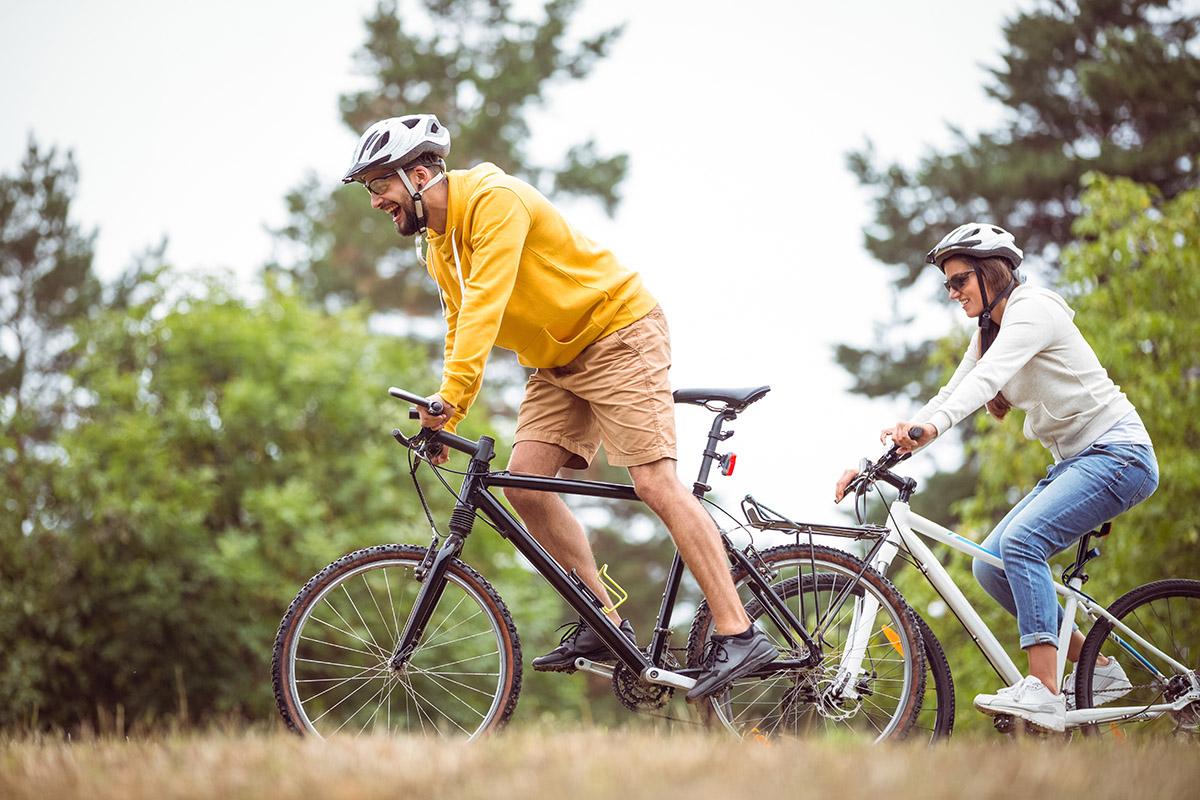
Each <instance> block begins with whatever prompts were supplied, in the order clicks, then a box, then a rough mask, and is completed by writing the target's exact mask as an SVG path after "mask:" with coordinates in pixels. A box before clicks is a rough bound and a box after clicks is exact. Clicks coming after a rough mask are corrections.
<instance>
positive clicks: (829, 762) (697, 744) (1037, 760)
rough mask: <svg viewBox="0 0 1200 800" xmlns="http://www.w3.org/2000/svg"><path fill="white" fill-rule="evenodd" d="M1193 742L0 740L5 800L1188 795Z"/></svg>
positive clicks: (1197, 765)
mask: <svg viewBox="0 0 1200 800" xmlns="http://www.w3.org/2000/svg"><path fill="white" fill-rule="evenodd" d="M1198 756H1200V752H1198V751H1197V749H1196V747H1195V746H1194V745H1188V744H1171V743H1167V744H1160V745H1155V746H1153V747H1145V746H1140V745H1121V744H1120V743H1117V742H1111V741H1110V742H1090V741H1085V742H1075V743H1071V744H1063V743H1057V742H1042V741H1033V740H1030V741H1015V742H1010V741H1004V740H1000V739H996V740H978V739H976V740H963V741H961V742H954V743H951V744H949V745H944V746H940V747H933V748H930V747H926V746H921V745H905V746H890V747H875V748H872V747H867V746H863V745H856V744H842V745H839V744H837V743H833V742H822V743H794V742H793V743H780V744H754V743H738V742H734V741H731V740H729V739H727V738H723V737H719V736H711V735H695V734H690V735H683V734H678V733H671V734H666V733H663V734H656V733H654V732H630V731H614V732H606V731H602V730H595V729H592V730H573V731H562V732H550V731H545V732H540V733H539V732H537V731H535V730H530V729H525V730H521V731H514V732H510V733H507V734H502V735H500V736H494V737H492V738H489V739H486V740H484V741H481V742H477V743H474V744H467V743H466V742H446V741H429V740H422V739H406V740H399V741H397V740H384V739H369V738H368V739H351V738H347V739H338V740H333V741H315V740H312V739H308V740H301V739H299V738H297V737H294V736H291V735H287V734H282V733H280V734H267V733H241V734H210V735H194V736H191V735H184V736H174V737H164V738H148V739H140V740H138V739H132V740H120V739H111V738H110V739H105V738H100V739H94V740H91V741H85V742H64V741H58V740H48V739H42V740H40V741H39V740H36V739H28V738H27V739H9V740H4V741H0V798H4V799H5V800H26V799H27V798H28V799H29V800H33V799H34V798H36V799H37V800H47V799H48V798H53V800H59V799H60V798H76V797H77V798H88V800H150V798H154V799H155V800H173V799H174V798H221V800H229V799H232V798H272V800H274V798H280V799H281V800H287V799H289V798H296V799H297V800H300V799H301V798H303V800H313V799H314V798H323V799H326V800H359V798H375V797H379V798H383V797H387V798H399V799H400V800H415V799H416V798H422V799H423V798H478V799H479V800H504V799H506V798H543V797H547V798H550V797H553V798H561V797H566V798H571V800H591V799H592V798H618V800H633V798H641V797H646V798H659V799H660V800H661V799H662V798H676V797H677V798H687V799H688V800H709V799H710V798H711V800H734V799H735V798H737V799H738V800H740V799H741V798H750V797H754V798H771V797H786V798H815V797H825V798H837V800H850V799H851V798H859V797H864V798H867V797H869V798H872V799H873V800H878V799H879V798H887V799H888V800H893V798H923V799H928V800H937V798H971V799H972V800H976V799H978V800H983V799H984V798H1004V799H1005V800H1012V798H1046V799H1047V800H1048V799H1049V798H1056V797H1078V798H1081V800H1084V799H1086V800H1101V799H1102V798H1128V797H1138V798H1153V800H1158V798H1176V797H1178V798H1185V797H1186V798H1195V797H1197V796H1200V757H1198Z"/></svg>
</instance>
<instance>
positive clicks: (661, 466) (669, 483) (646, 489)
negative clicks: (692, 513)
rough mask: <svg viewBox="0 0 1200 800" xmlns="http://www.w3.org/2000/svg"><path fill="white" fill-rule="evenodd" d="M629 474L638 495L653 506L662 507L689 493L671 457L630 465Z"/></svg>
mask: <svg viewBox="0 0 1200 800" xmlns="http://www.w3.org/2000/svg"><path fill="white" fill-rule="evenodd" d="M629 475H630V477H631V478H633V488H634V490H635V491H636V492H637V494H638V497H640V498H641V499H642V502H643V503H645V504H646V505H648V506H650V507H651V508H661V507H663V506H665V505H668V504H670V503H671V502H673V501H676V500H678V499H680V498H681V496H682V495H684V494H687V490H686V489H684V488H683V484H681V483H680V482H679V478H678V477H677V476H676V475H675V462H674V461H672V460H671V459H669V458H664V459H660V460H658V461H655V462H653V463H650V464H641V465H639V466H636V467H630V468H629Z"/></svg>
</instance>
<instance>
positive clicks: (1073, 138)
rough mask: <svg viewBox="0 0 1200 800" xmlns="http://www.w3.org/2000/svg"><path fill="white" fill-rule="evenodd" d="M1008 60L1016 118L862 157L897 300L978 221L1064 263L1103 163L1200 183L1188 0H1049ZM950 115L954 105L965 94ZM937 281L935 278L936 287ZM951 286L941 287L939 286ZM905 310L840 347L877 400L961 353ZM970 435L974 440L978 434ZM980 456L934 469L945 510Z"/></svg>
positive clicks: (1018, 24) (1197, 71)
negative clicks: (908, 159)
mask: <svg viewBox="0 0 1200 800" xmlns="http://www.w3.org/2000/svg"><path fill="white" fill-rule="evenodd" d="M1005 37H1006V39H1007V42H1008V46H1007V50H1006V52H1005V53H1004V56H1003V61H1004V64H1003V66H1002V67H1000V68H998V69H995V70H992V71H991V82H990V84H989V85H988V86H987V87H986V91H987V93H988V94H989V95H990V96H991V97H993V98H995V99H996V100H998V101H999V102H1000V103H1001V104H1003V105H1004V106H1005V107H1006V108H1007V114H1006V116H1005V121H1004V123H1003V124H1002V125H1001V126H1000V127H998V128H997V129H995V130H992V131H989V132H985V133H982V134H980V135H978V136H975V137H971V136H967V135H965V134H962V133H958V135H957V141H956V142H955V143H954V144H953V145H952V146H951V147H950V148H948V149H947V150H946V151H944V152H932V153H930V154H929V155H927V156H925V157H924V158H922V159H921V160H920V161H919V162H918V163H917V165H916V166H915V167H908V166H905V165H902V164H890V165H880V164H878V163H876V159H875V157H874V153H873V151H872V148H871V146H870V145H869V144H868V145H867V147H866V148H864V149H863V150H860V151H857V152H854V153H851V154H850V156H849V157H848V162H849V167H850V169H851V171H852V172H853V173H854V174H855V175H856V176H857V177H858V180H859V182H860V183H861V184H862V185H863V186H864V187H868V188H870V189H872V190H873V191H874V192H875V193H876V196H875V200H874V205H875V214H874V216H875V219H874V221H873V223H872V224H871V225H870V226H869V227H868V228H867V229H866V230H865V231H864V240H865V244H866V247H867V250H868V251H869V252H870V253H871V254H872V255H873V256H874V257H875V258H876V259H877V260H879V261H880V262H881V263H883V264H885V265H887V266H888V267H889V268H890V270H891V275H892V278H893V280H894V282H895V286H896V289H897V298H898V299H900V298H903V299H904V300H906V301H911V300H913V299H916V298H913V297H912V296H911V295H912V292H907V293H906V290H908V289H910V288H911V287H912V286H913V284H914V283H915V282H916V281H917V278H918V276H919V275H920V274H921V272H922V270H928V269H931V268H930V267H928V266H927V265H925V263H924V256H925V253H926V252H927V251H928V249H929V248H930V247H931V246H932V245H933V244H934V243H935V242H936V241H937V240H938V239H940V238H941V237H942V236H943V235H944V234H945V233H947V232H948V231H950V230H951V229H953V228H954V227H956V226H958V225H960V224H961V223H963V222H967V221H971V220H987V221H992V222H996V223H998V224H1000V225H1002V226H1004V227H1005V228H1007V229H1009V230H1011V231H1013V233H1014V234H1015V235H1016V236H1017V240H1018V242H1019V243H1020V244H1021V246H1022V247H1023V248H1024V249H1025V252H1026V255H1027V257H1030V258H1031V259H1032V260H1033V261H1034V262H1035V263H1042V264H1044V265H1046V266H1048V267H1050V268H1051V271H1053V270H1056V269H1057V259H1058V255H1059V252H1060V248H1061V247H1062V246H1064V245H1066V244H1067V243H1069V242H1070V241H1071V224H1072V222H1073V220H1074V219H1075V217H1076V216H1077V215H1078V214H1079V213H1080V210H1081V204H1080V199H1079V193H1080V191H1081V185H1080V180H1081V177H1082V176H1083V175H1084V174H1085V173H1087V172H1089V171H1096V172H1100V173H1104V174H1107V175H1112V176H1124V177H1128V178H1131V179H1133V180H1136V181H1139V182H1143V183H1148V184H1150V185H1152V186H1154V187H1155V188H1156V189H1157V190H1158V191H1159V192H1161V193H1162V194H1163V196H1165V197H1167V198H1170V197H1173V196H1175V195H1176V194H1178V193H1179V192H1180V191H1183V190H1185V189H1187V188H1189V187H1193V186H1196V185H1197V184H1198V183H1200V161H1198V155H1200V56H1198V54H1197V52H1198V51H1197V45H1198V44H1200V17H1197V15H1195V14H1193V13H1189V12H1188V8H1187V4H1185V3H1182V2H1178V0H1075V1H1072V0H1043V1H1042V2H1039V3H1037V4H1036V5H1035V6H1033V7H1032V8H1030V9H1029V10H1027V11H1025V12H1022V13H1020V14H1018V15H1017V16H1016V17H1015V18H1014V19H1013V20H1012V21H1011V22H1009V23H1008V24H1007V25H1006V26H1005ZM936 112H937V113H938V114H943V115H945V116H948V117H951V118H952V117H953V116H954V98H953V97H947V98H945V103H944V105H943V106H942V107H941V108H939V109H937V110H936ZM930 285H931V284H930ZM939 292H940V289H939ZM907 322H908V320H907V319H904V318H903V317H901V316H900V315H897V320H896V321H895V322H894V324H892V325H891V326H890V327H889V329H888V330H887V332H886V333H881V335H880V336H879V339H878V341H877V343H876V344H875V345H874V346H873V347H869V348H866V349H860V348H857V347H853V346H850V345H839V346H838V347H837V348H836V350H835V353H834V356H835V359H836V360H837V362H838V363H839V364H840V365H841V366H842V367H843V368H844V369H846V370H847V371H848V372H849V373H850V374H851V375H852V376H853V379H854V382H853V385H852V391H854V392H856V393H858V394H862V395H865V396H868V397H880V396H894V395H903V396H907V397H909V398H910V399H912V400H915V401H918V402H920V401H924V400H925V399H926V398H927V397H928V396H930V395H931V394H932V393H933V392H934V391H935V390H936V389H937V387H938V386H939V385H941V382H942V380H944V379H945V378H946V377H948V375H949V371H950V369H952V368H953V365H954V363H957V362H956V361H955V362H953V363H947V362H945V360H944V359H943V360H938V359H937V358H936V357H935V354H936V353H937V352H938V350H939V345H938V344H937V343H935V342H932V341H913V340H911V338H906V337H905V336H904V330H905V327H906V324H907ZM966 435H967V436H968V437H969V436H970V432H969V431H967V432H966ZM975 470H976V464H975V462H974V459H973V458H972V457H969V458H968V461H967V463H966V464H965V465H964V467H963V470H962V472H961V474H959V475H957V476H950V475H939V476H935V478H934V480H935V481H936V482H937V483H938V484H939V487H940V488H942V489H944V490H945V494H939V495H935V494H933V493H927V495H926V496H927V497H928V498H929V502H932V503H934V504H935V505H937V506H939V507H942V508H945V507H946V506H947V505H948V503H949V501H950V500H952V499H954V498H956V497H961V496H964V494H966V493H968V492H970V491H971V488H972V486H973V484H974V475H975Z"/></svg>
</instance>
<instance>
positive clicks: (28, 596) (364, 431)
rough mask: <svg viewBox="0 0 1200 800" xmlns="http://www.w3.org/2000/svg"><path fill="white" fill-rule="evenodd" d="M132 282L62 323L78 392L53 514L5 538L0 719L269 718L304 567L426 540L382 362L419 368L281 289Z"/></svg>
mask: <svg viewBox="0 0 1200 800" xmlns="http://www.w3.org/2000/svg"><path fill="white" fill-rule="evenodd" d="M168 287H170V288H169V289H168ZM147 288H148V289H155V290H157V293H156V294H147V293H146V292H143V298H142V300H141V301H140V302H137V303H134V304H133V305H131V306H130V308H128V309H126V310H122V311H119V312H109V313H102V314H97V315H95V317H94V318H93V319H91V320H88V321H87V322H77V323H76V330H77V332H78V344H77V345H76V346H75V348H74V350H73V356H74V361H75V363H74V366H73V368H72V370H71V378H72V379H73V380H74V382H75V385H77V386H79V387H85V388H86V392H85V393H83V394H84V395H85V396H80V394H81V392H82V390H77V392H76V394H77V396H78V399H79V405H78V406H77V408H76V409H75V419H74V421H73V423H72V425H70V426H69V427H68V428H63V429H60V430H59V431H58V435H57V436H56V437H55V439H54V441H53V444H54V446H55V448H56V450H57V452H59V453H60V454H61V457H60V459H59V460H58V464H57V468H56V469H55V470H54V471H53V473H52V475H51V478H52V481H51V484H50V486H49V489H48V492H49V499H48V501H47V508H48V512H47V513H46V514H44V515H42V517H41V518H39V519H38V520H37V521H36V524H34V525H31V526H28V528H27V530H26V531H25V532H24V533H23V534H22V535H17V536H15V537H14V536H13V535H12V532H10V531H6V534H5V540H4V544H5V549H6V553H5V555H6V558H5V559H4V564H3V568H4V569H5V572H6V574H5V575H4V578H5V579H6V580H5V583H6V584H7V583H9V581H10V580H11V582H12V584H13V585H16V586H21V587H24V588H25V589H26V590H25V591H23V592H22V593H21V594H22V597H23V601H22V603H21V604H20V605H19V606H17V607H9V608H6V609H5V613H4V614H3V617H4V619H5V625H4V628H3V630H2V635H0V649H2V650H3V651H4V653H5V669H4V671H3V673H0V709H2V710H0V724H10V725H11V724H15V723H18V722H20V721H24V722H26V723H28V722H29V721H30V720H31V719H32V718H33V717H34V716H35V715H36V716H38V718H39V719H40V722H41V724H51V725H62V726H71V725H74V724H77V723H79V722H80V721H83V720H88V719H91V718H92V715H93V714H95V713H96V710H97V709H98V708H99V709H108V710H109V711H110V712H111V711H112V710H113V709H115V708H117V707H118V706H121V707H123V708H124V709H125V710H126V714H127V718H128V719H130V720H134V719H139V720H146V719H154V718H156V717H161V716H164V715H169V714H171V715H173V714H176V713H178V711H179V710H180V701H179V698H181V697H186V699H187V707H188V709H189V710H190V713H191V714H192V715H193V718H205V717H208V716H210V715H212V714H218V713H234V714H240V715H245V716H253V717H257V718H265V717H267V716H268V715H269V713H270V691H269V686H268V682H267V680H266V677H265V676H266V675H268V674H269V672H268V667H267V664H268V661H269V658H270V644H271V640H272V634H273V629H274V627H275V626H276V625H277V623H278V619H279V617H280V616H282V612H283V610H284V608H286V605H287V602H288V601H289V599H290V597H291V596H292V595H293V594H294V593H295V591H296V590H297V589H298V587H299V586H300V585H301V584H302V582H303V581H304V580H305V579H306V578H307V577H308V576H309V575H311V574H312V573H313V572H315V571H316V570H317V569H318V568H319V567H320V566H321V565H323V564H325V563H327V562H329V561H331V560H333V559H334V558H335V557H337V556H339V555H341V554H343V553H345V552H348V551H350V550H353V549H356V548H358V547H361V546H365V545H368V544H372V543H377V542H383V541H394V540H397V539H399V540H406V539H407V540H409V541H417V540H422V539H424V540H425V541H427V528H426V527H425V526H424V525H417V526H416V527H415V528H414V527H412V525H413V524H415V523H416V522H417V521H418V520H419V519H423V517H421V516H420V514H419V511H418V510H417V509H416V507H415V503H416V500H415V497H414V496H413V494H412V493H411V492H406V491H404V490H403V489H402V487H401V486H399V485H397V481H396V480H395V478H396V477H397V472H398V468H399V465H400V464H402V463H403V462H402V451H401V450H400V449H399V448H398V447H397V445H396V444H395V443H394V442H392V441H391V438H390V437H389V436H388V431H389V429H390V427H391V424H390V423H391V422H392V421H393V420H396V419H398V418H399V417H400V416H402V414H401V412H402V410H403V409H402V408H401V407H400V405H399V404H398V403H396V401H394V400H391V399H390V398H387V396H386V394H385V392H384V390H385V389H386V380H385V379H384V377H382V376H389V377H390V378H391V379H392V380H394V381H397V382H401V381H403V380H404V378H405V376H406V375H407V376H409V377H411V376H412V375H413V374H414V373H416V372H418V371H421V370H422V369H423V366H422V365H423V361H424V357H423V355H422V354H421V352H420V351H419V350H417V349H415V348H414V347H413V346H412V345H411V344H408V343H406V342H404V341H402V340H398V339H393V338H390V337H379V336H373V335H371V334H369V333H368V331H367V329H366V323H365V320H364V319H363V315H362V314H361V313H359V312H345V313H342V314H338V315H326V314H323V313H320V312H317V311H313V310H310V309H308V308H307V307H306V306H305V305H304V304H303V303H302V302H301V301H299V300H297V299H295V298H293V297H289V296H286V295H283V294H281V293H279V292H269V294H268V297H267V298H266V299H265V300H264V301H263V302H262V303H261V304H259V305H256V306H248V305H247V304H245V303H244V302H242V301H239V300H237V299H235V298H233V297H230V296H229V295H228V294H227V293H226V292H224V291H223V290H221V289H220V288H218V287H217V286H216V285H215V284H208V285H205V286H202V287H200V288H199V289H197V290H194V291H188V290H186V289H183V288H181V286H180V282H179V281H178V279H177V278H176V277H174V276H172V275H171V274H170V273H169V272H162V273H161V274H160V275H159V276H158V278H157V280H156V281H155V282H154V283H152V284H149V285H148V286H147ZM168 291H169V292H170V295H171V297H170V298H168V296H167V294H168ZM473 422H474V423H475V424H478V423H479V420H473ZM443 513H445V512H444V510H443ZM406 523H409V525H408V526H407V527H406ZM5 596H6V597H7V593H5ZM38 709H40V710H38Z"/></svg>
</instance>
